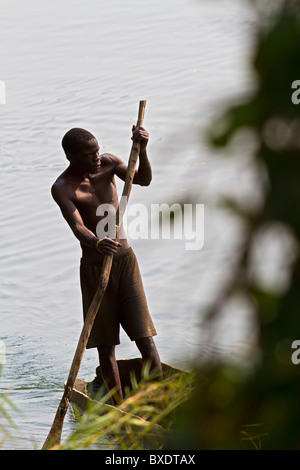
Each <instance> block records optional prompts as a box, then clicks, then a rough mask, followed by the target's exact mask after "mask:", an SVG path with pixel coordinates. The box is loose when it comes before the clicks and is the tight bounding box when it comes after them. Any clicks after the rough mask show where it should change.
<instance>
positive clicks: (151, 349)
mask: <svg viewBox="0 0 300 470" xmlns="http://www.w3.org/2000/svg"><path fill="white" fill-rule="evenodd" d="M136 345H137V347H138V349H139V351H140V353H141V355H142V358H143V362H144V363H146V362H148V363H149V364H150V372H153V373H157V374H158V375H159V376H160V377H161V378H162V367H161V362H160V358H159V354H158V351H157V349H156V346H155V344H154V341H153V338H152V336H148V337H147V338H141V339H137V340H136Z"/></svg>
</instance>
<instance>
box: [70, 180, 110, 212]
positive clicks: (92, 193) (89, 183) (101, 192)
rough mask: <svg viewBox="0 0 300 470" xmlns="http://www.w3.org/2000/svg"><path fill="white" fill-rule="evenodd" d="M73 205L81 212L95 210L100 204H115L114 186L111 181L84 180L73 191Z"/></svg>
mask: <svg viewBox="0 0 300 470" xmlns="http://www.w3.org/2000/svg"><path fill="white" fill-rule="evenodd" d="M74 199H75V200H74V203H75V205H76V206H77V207H78V209H81V211H84V210H86V211H89V210H91V209H97V207H98V206H99V205H101V204H112V205H114V204H115V201H116V200H118V195H117V190H116V186H115V183H114V181H113V180H111V179H107V178H106V179H102V178H96V177H95V178H93V179H91V180H90V179H88V178H87V179H86V180H84V181H83V182H82V183H80V185H79V186H78V187H77V188H76V189H75V191H74Z"/></svg>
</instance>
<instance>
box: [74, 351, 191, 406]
mask: <svg viewBox="0 0 300 470" xmlns="http://www.w3.org/2000/svg"><path fill="white" fill-rule="evenodd" d="M117 363H118V368H119V373H120V378H121V384H122V389H123V393H124V396H125V395H127V394H128V391H130V390H131V389H132V377H135V378H136V381H137V382H139V381H140V380H141V377H142V359H140V358H135V359H120V360H118V361H117ZM161 365H162V372H163V379H168V378H170V377H172V376H174V375H175V374H183V375H184V374H186V372H185V371H183V370H181V369H178V368H177V367H173V366H171V365H169V364H166V363H164V362H162V363H161ZM96 372H97V377H96V378H95V379H94V381H93V382H86V381H85V380H83V379H76V381H75V385H74V388H73V391H72V395H71V400H70V402H71V404H73V405H75V406H76V408H78V410H79V411H80V412H81V413H84V412H85V411H86V410H87V409H88V406H89V403H90V402H91V401H93V400H95V398H98V397H101V396H104V395H105V394H106V393H107V390H106V388H105V385H104V383H103V380H102V377H101V373H100V368H97V369H96ZM106 406H111V403H110V402H109V401H108V402H107V403H106Z"/></svg>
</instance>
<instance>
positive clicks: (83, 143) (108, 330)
mask: <svg viewBox="0 0 300 470" xmlns="http://www.w3.org/2000/svg"><path fill="white" fill-rule="evenodd" d="M132 140H133V141H137V142H139V143H140V154H139V165H138V169H137V170H136V172H135V176H134V179H133V183H134V184H139V185H141V186H148V185H149V184H150V182H151V179H152V172H151V165H150V162H149V160H148V157H147V151H146V147H147V143H148V140H149V135H148V132H147V131H146V130H145V129H144V128H142V127H140V128H136V126H133V131H132ZM62 147H63V149H64V151H65V154H66V158H67V159H68V161H69V166H68V168H67V169H66V170H65V171H64V172H63V173H62V174H61V175H60V176H59V177H58V178H57V180H56V181H55V183H54V184H53V186H52V196H53V198H54V200H55V201H56V203H57V204H58V205H59V207H60V209H61V212H62V215H63V217H64V218H65V220H66V221H67V223H68V224H69V226H70V228H71V230H72V231H73V234H74V235H75V237H76V238H77V239H78V240H79V241H80V244H81V248H82V258H81V265H80V281H81V291H82V298H83V313H84V317H85V316H86V314H87V311H88V308H89V305H90V303H91V301H92V299H93V297H94V293H95V291H96V289H97V286H98V283H99V278H100V272H101V265H102V260H103V255H104V254H113V255H114V259H113V265H112V269H111V274H110V280H109V283H108V286H107V289H106V292H105V295H104V298H103V300H102V303H101V306H100V310H99V312H98V314H97V317H96V319H95V323H94V326H93V329H92V332H91V335H90V339H89V342H88V344H87V348H91V347H96V348H97V349H98V353H99V361H100V368H101V373H102V377H103V379H104V381H105V384H106V386H107V388H108V389H109V390H114V391H115V393H114V394H113V396H112V400H113V402H114V403H117V402H119V401H121V400H122V398H123V396H122V389H121V383H120V376H119V370H118V366H117V363H116V358H115V346H116V345H117V344H119V343H120V339H119V326H120V324H121V325H122V327H123V328H124V330H125V331H126V333H127V334H128V336H129V337H130V339H131V340H132V341H135V342H136V345H137V347H138V349H139V351H140V352H141V355H142V358H143V361H149V363H150V368H151V370H156V371H158V372H159V373H160V374H161V363H160V359H159V355H158V352H157V349H156V347H155V344H154V341H153V338H152V337H153V336H154V335H156V331H155V328H154V325H153V323H152V320H151V317H150V314H149V311H148V307H147V301H146V297H145V293H144V290H143V285H142V280H141V276H140V272H139V268H138V264H137V261H136V258H135V254H134V253H133V251H132V249H131V248H130V247H129V244H128V241H127V240H126V235H125V234H124V232H122V233H121V232H120V238H119V239H118V240H113V239H111V238H109V237H105V238H103V239H101V238H99V237H98V236H97V235H96V233H97V232H96V227H97V224H98V222H99V220H101V217H99V216H97V215H96V210H97V207H98V206H99V205H101V204H103V203H106V204H110V207H111V208H112V209H113V211H116V209H117V207H118V194H117V189H116V183H115V175H117V176H118V177H119V178H121V179H122V180H123V181H124V180H125V176H126V170H127V165H126V164H124V163H123V162H122V161H121V160H120V159H119V158H118V157H116V156H115V155H112V154H109V153H104V154H102V155H100V153H99V151H100V148H99V145H98V142H97V140H96V138H95V137H94V136H93V135H92V134H91V133H90V132H88V131H86V130H84V129H80V128H74V129H71V130H70V131H68V132H67V133H66V134H65V136H64V137H63V139H62ZM102 217H104V216H102Z"/></svg>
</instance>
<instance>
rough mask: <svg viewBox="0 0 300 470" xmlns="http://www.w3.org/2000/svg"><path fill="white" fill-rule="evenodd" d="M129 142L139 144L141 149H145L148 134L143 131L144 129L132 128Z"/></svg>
mask: <svg viewBox="0 0 300 470" xmlns="http://www.w3.org/2000/svg"><path fill="white" fill-rule="evenodd" d="M131 140H133V141H134V142H139V143H140V147H141V149H145V148H146V147H147V144H148V141H149V133H148V132H147V131H146V129H144V127H137V126H132V137H131Z"/></svg>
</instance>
